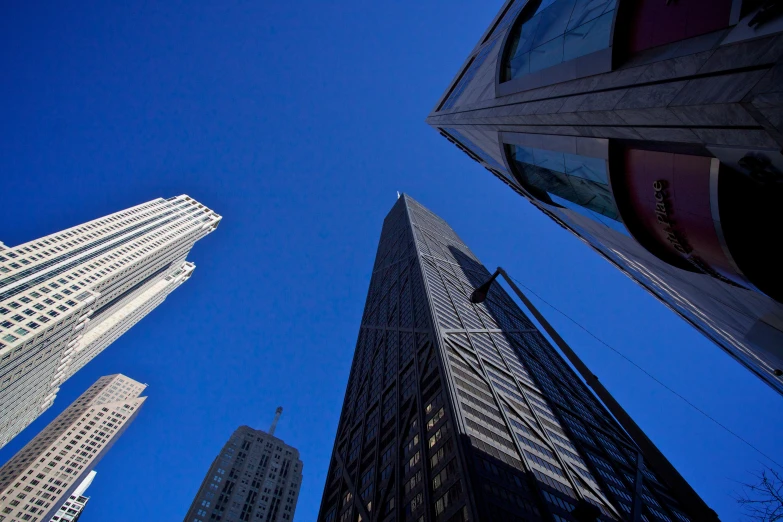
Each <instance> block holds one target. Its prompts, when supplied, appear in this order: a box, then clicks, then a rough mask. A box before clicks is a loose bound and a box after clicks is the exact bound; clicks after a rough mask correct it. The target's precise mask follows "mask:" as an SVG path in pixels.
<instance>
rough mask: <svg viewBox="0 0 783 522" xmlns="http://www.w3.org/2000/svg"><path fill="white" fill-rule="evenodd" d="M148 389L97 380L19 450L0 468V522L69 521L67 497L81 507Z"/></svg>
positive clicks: (120, 378) (113, 378)
mask: <svg viewBox="0 0 783 522" xmlns="http://www.w3.org/2000/svg"><path fill="white" fill-rule="evenodd" d="M146 387H147V385H146V384H141V383H140V382H136V381H134V380H133V379H129V378H128V377H126V376H124V375H120V374H117V375H107V376H106V377H101V378H100V379H98V381H97V382H96V383H95V384H93V385H92V386H90V387H89V388H88V389H87V391H85V392H84V393H82V394H81V395H80V396H79V398H78V399H76V400H75V401H74V402H73V404H71V405H70V406H68V408H66V409H65V411H64V412H62V413H61V414H60V415H59V416H58V417H57V418H56V419H54V420H53V421H52V422H51V423H50V424H49V425H48V426H47V427H46V428H44V429H43V431H41V433H39V434H38V435H37V436H36V437H35V438H34V439H33V440H31V441H30V442H29V443H28V444H27V445H26V446H25V447H24V448H22V449H21V450H19V452H18V453H17V454H16V455H14V456H13V458H12V459H11V460H9V461H8V462H7V463H6V464H5V465H4V466H3V467H2V468H0V521H2V522H48V521H49V520H51V519H52V518H53V517H58V518H57V520H58V521H59V520H73V518H72V517H71V518H67V517H68V515H69V513H68V509H66V510H64V512H61V511H60V507H61V506H62V505H63V504H64V503H65V502H71V498H70V497H71V495H73V496H75V497H77V498H76V503H79V496H80V495H81V493H83V492H84V489H86V485H89V482H87V484H86V485H85V482H84V481H85V479H89V477H90V472H91V471H92V470H93V468H94V467H95V465H96V464H97V463H98V461H99V460H101V458H103V456H104V455H105V454H106V452H108V451H109V449H110V448H111V447H112V445H113V444H114V443H115V442H116V441H117V439H118V438H119V437H120V436H121V435H122V434H123V433H124V432H125V430H126V429H127V427H128V425H130V423H131V422H133V420H134V419H135V418H136V415H138V413H139V408H141V406H142V404H144V401H145V400H146V399H147V398H146V397H140V395H141V393H142V392H143V391H144V389H145V388H146ZM80 503H81V504H82V506H81V507H78V506H76V505H72V509H71V511H77V510H79V511H80V510H81V508H83V507H84V506H83V504H84V503H85V502H80ZM76 514H78V513H76Z"/></svg>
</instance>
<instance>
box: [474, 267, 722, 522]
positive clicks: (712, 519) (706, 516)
mask: <svg viewBox="0 0 783 522" xmlns="http://www.w3.org/2000/svg"><path fill="white" fill-rule="evenodd" d="M499 275H502V276H503V278H504V279H505V280H506V282H507V283H508V285H509V286H510V287H511V289H512V290H514V293H515V294H516V295H517V297H519V299H520V300H521V301H522V302H523V303H524V305H525V306H526V307H527V308H528V310H530V312H531V313H532V314H533V317H535V318H536V320H537V321H538V322H539V323H540V324H541V326H543V328H544V330H546V333H548V334H549V336H550V337H551V338H552V340H554V341H555V344H557V346H558V347H559V348H560V350H561V351H562V352H563V354H564V355H565V356H566V358H567V359H568V360H569V362H570V363H571V364H572V365H573V366H574V368H576V371H577V372H579V375H581V376H582V378H583V379H584V380H585V382H586V383H587V385H588V386H589V387H590V388H591V389H592V390H593V392H595V394H596V395H597V396H598V398H599V399H600V400H601V401H602V402H603V403H604V405H605V406H606V408H607V409H608V410H609V412H610V413H611V414H612V415H613V416H614V418H615V419H617V422H619V423H620V426H622V427H623V429H624V430H625V432H626V433H627V434H628V436H629V437H630V438H631V440H633V441H634V442H635V443H636V446H637V447H638V448H639V451H640V453H641V454H642V456H643V457H644V459H646V461H647V462H649V463H650V467H651V468H652V469H654V470H655V471H656V472H657V473H658V474H659V475H660V476H661V477H662V478H663V479H664V480H665V481H666V483H667V484H669V486H670V487H671V488H672V490H673V491H674V492H675V493H676V494H677V496H678V498H679V499H681V501H682V502H683V504H684V508H685V510H686V511H687V512H688V513H689V514H690V515H691V516H692V517H693V518H694V519H695V520H698V521H699V522H718V521H719V519H718V515H717V513H715V511H713V510H712V509H710V507H709V506H708V505H707V504H706V503H705V502H704V501H703V500H702V499H701V497H700V496H699V495H698V493H696V492H695V491H694V490H693V488H692V487H691V486H690V484H688V482H687V481H686V480H685V479H684V478H682V475H680V473H679V472H678V471H677V469H675V467H674V466H672V464H671V462H669V460H668V459H667V458H666V457H665V456H664V455H663V453H661V450H659V449H658V448H657V447H656V446H655V444H653V442H652V441H651V440H650V439H649V438H648V437H647V435H645V433H644V432H643V431H642V430H641V428H639V426H638V425H637V424H636V422H634V420H633V419H632V418H631V416H630V415H628V413H627V412H626V411H625V410H624V409H623V407H622V406H620V403H618V402H617V401H616V400H615V398H614V397H613V396H612V395H611V394H610V393H609V391H608V390H607V389H606V388H604V386H603V384H601V383H600V382H599V381H598V377H596V376H595V375H593V373H592V372H591V371H590V370H589V368H588V367H587V365H585V363H584V362H582V360H581V359H580V358H579V357H578V356H577V355H576V353H575V352H574V351H573V350H572V349H571V347H570V346H568V344H567V343H566V342H565V340H563V338H562V337H560V335H559V334H558V333H557V332H556V331H555V329H554V328H552V325H550V324H549V322H548V321H547V320H546V319H545V318H544V316H543V315H541V313H540V312H539V311H538V309H537V308H536V307H535V306H533V303H532V302H531V301H530V299H528V298H527V296H525V294H523V293H522V291H521V290H520V289H519V288H518V287H517V285H516V284H514V281H513V280H512V279H511V278H510V277H509V275H508V274H507V273H506V271H505V270H503V269H502V268H501V267H498V269H497V270H495V273H494V274H492V277H490V278H489V279H488V280H487V281H486V282H485V283H484V284H482V285H481V286H479V287H478V288H476V289H475V290H474V291H473V293H472V294H471V296H470V301H471V302H472V303H473V304H479V303H482V302H484V300H485V299H486V298H487V294H489V290H490V287H491V286H492V283H493V282H494V281H495V279H497V277H498V276H499ZM634 511H635V512H637V510H634ZM640 515H641V513H638V512H637V513H636V517H637V520H638V519H639V518H640ZM584 520H585V521H587V520H590V519H589V517H588V518H585V519H584ZM592 520H595V519H592Z"/></svg>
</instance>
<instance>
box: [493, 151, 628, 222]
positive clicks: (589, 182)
mask: <svg viewBox="0 0 783 522" xmlns="http://www.w3.org/2000/svg"><path fill="white" fill-rule="evenodd" d="M509 151H510V155H511V160H512V161H513V163H514V165H515V166H516V168H517V172H518V174H519V175H520V177H521V178H522V183H523V185H524V186H525V188H528V189H529V190H531V192H533V193H534V194H535V195H537V196H538V197H541V195H542V193H546V194H548V195H549V196H550V198H551V199H553V200H554V199H555V198H553V197H552V196H555V197H557V198H562V199H564V200H567V201H569V202H571V203H573V204H576V205H578V206H580V207H584V208H585V209H588V210H590V211H591V212H595V213H597V214H600V215H602V216H606V217H608V218H610V219H613V220H615V221H621V219H620V215H619V213H618V212H617V207H615V204H614V198H613V197H612V193H611V191H610V189H609V182H608V175H607V168H606V160H604V159H601V158H590V157H587V156H579V155H576V154H569V153H566V152H558V151H552V150H542V149H534V148H531V147H523V146H521V145H509ZM601 221H602V222H603V220H601Z"/></svg>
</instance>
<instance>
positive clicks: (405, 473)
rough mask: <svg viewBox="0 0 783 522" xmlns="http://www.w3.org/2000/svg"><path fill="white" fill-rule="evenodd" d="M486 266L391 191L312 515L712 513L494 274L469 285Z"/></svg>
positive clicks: (344, 521)
mask: <svg viewBox="0 0 783 522" xmlns="http://www.w3.org/2000/svg"><path fill="white" fill-rule="evenodd" d="M489 276H490V273H489V272H488V271H487V269H486V268H485V267H484V266H483V265H482V264H481V262H480V261H479V260H478V259H477V258H476V257H475V256H474V255H473V253H472V252H471V251H470V249H469V248H468V247H467V245H465V244H464V243H463V242H462V240H461V239H460V238H459V237H458V236H457V234H456V233H455V232H454V231H453V230H452V229H451V228H450V227H449V226H448V224H447V223H446V222H444V221H443V220H442V219H441V218H439V217H438V216H436V215H435V214H433V213H432V212H430V211H429V210H427V209H426V208H424V207H423V206H421V205H420V204H419V203H417V202H416V201H414V200H413V199H411V198H410V197H408V196H406V195H403V196H402V197H401V198H400V199H399V200H398V201H397V203H396V205H394V207H393V208H392V210H391V212H389V215H388V216H387V217H386V219H385V220H384V223H383V230H382V232H381V239H380V243H379V245H378V252H377V254H376V257H375V265H374V268H373V273H372V279H371V281H370V289H369V292H368V294H367V302H366V305H365V308H364V315H363V317H362V325H361V329H360V332H359V339H358V341H357V344H356V351H355V353H354V358H353V364H352V367H351V373H350V377H349V380H348V386H347V390H346V393H345V401H344V403H343V410H342V414H341V417H340V422H339V425H338V428H337V436H336V440H335V444H334V450H333V453H332V459H331V463H330V466H329V473H328V475H327V478H326V486H325V489H324V493H323V499H322V501H321V509H320V513H319V515H318V521H319V522H357V521H362V522H370V521H382V522H390V521H414V522H434V521H437V522H441V521H448V522H465V521H474V522H478V521H498V522H500V521H502V522H515V521H537V520H546V521H557V522H564V521H569V522H570V521H574V520H580V519H579V518H576V513H577V511H575V510H577V509H578V510H581V511H582V512H585V511H587V512H590V511H593V515H592V518H582V519H581V520H592V521H595V520H601V521H609V520H623V521H626V520H628V521H635V522H636V521H641V520H643V521H647V522H652V521H659V520H660V521H674V520H677V521H679V522H687V521H688V520H691V521H693V522H696V521H697V520H698V521H699V522H702V521H705V520H709V519H710V518H700V517H699V515H698V514H697V515H695V516H694V515H691V514H690V512H689V508H690V507H692V504H689V503H686V502H684V501H683V498H681V497H680V495H679V493H678V492H675V491H674V489H673V488H670V487H669V486H668V485H667V484H666V483H665V482H664V481H663V480H662V479H661V477H660V475H659V474H658V473H657V471H656V470H655V469H651V468H650V467H649V465H647V464H645V461H644V459H643V458H642V456H641V452H640V451H639V449H638V448H637V447H636V445H635V444H634V442H633V441H632V440H630V439H629V437H628V435H626V433H625V432H624V431H623V430H622V428H621V427H620V425H619V424H618V423H617V422H616V421H615V420H614V418H613V417H611V415H609V413H608V412H607V410H606V409H605V408H604V406H603V405H602V404H601V403H599V402H598V401H597V400H596V398H595V397H594V396H593V395H592V393H591V392H590V391H589V390H588V389H587V388H586V387H585V386H584V385H583V384H582V382H581V381H580V380H579V378H578V377H577V375H576V374H575V372H574V371H573V370H571V368H570V366H568V364H567V363H566V362H565V361H564V360H563V359H562V358H561V356H560V355H559V353H558V352H556V351H555V350H554V349H553V348H552V346H551V345H550V344H549V343H548V341H547V340H546V338H545V337H544V336H543V335H541V333H540V332H539V331H538V330H537V329H536V327H535V326H534V324H533V323H532V322H531V321H530V320H529V319H528V317H527V316H526V315H525V314H524V313H523V312H522V310H520V309H519V307H518V306H517V305H516V304H515V303H514V301H512V299H511V298H510V297H509V296H508V295H507V294H506V293H505V292H504V291H503V290H502V288H501V287H500V286H499V285H495V287H493V289H492V291H491V292H490V293H489V298H488V299H487V300H486V301H484V303H482V304H473V303H472V302H471V301H470V295H471V293H472V292H473V290H474V289H475V288H476V287H478V286H480V285H481V284H482V283H484V282H485V281H486V280H487V279H488V278H489ZM699 513H704V512H703V511H699ZM707 513H708V514H709V510H708V511H707ZM188 522H191V521H188Z"/></svg>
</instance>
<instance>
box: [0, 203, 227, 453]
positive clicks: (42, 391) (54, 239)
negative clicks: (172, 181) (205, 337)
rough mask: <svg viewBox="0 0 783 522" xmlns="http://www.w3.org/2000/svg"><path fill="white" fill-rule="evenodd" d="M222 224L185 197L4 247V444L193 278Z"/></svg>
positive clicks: (0, 330) (0, 411)
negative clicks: (198, 246)
mask: <svg viewBox="0 0 783 522" xmlns="http://www.w3.org/2000/svg"><path fill="white" fill-rule="evenodd" d="M220 220H221V217H220V216H219V215H217V214H215V213H214V212H213V211H212V210H210V209H208V208H206V207H205V206H204V205H202V204H200V203H198V202H197V201H195V200H193V199H191V198H190V197H188V196H184V195H183V196H177V197H172V198H169V199H156V200H153V201H150V202H148V203H144V204H142V205H138V206H135V207H132V208H129V209H127V210H123V211H121V212H117V213H115V214H111V215H109V216H106V217H103V218H100V219H96V220H94V221H90V222H88V223H85V224H83V225H79V226H76V227H73V228H69V229H66V230H63V231H62V232H58V233H56V234H52V235H49V236H46V237H43V238H41V239H37V240H35V241H31V242H29V243H24V244H22V245H19V246H16V247H7V248H5V249H4V250H1V251H0V447H2V446H4V445H5V444H6V443H8V441H9V440H11V439H12V438H13V437H14V436H16V435H17V434H18V433H19V432H20V431H22V430H23V429H24V428H25V427H26V426H28V425H29V424H30V423H31V422H32V421H33V420H35V419H36V418H37V417H38V416H39V415H40V414H41V413H42V412H43V411H45V410H46V409H47V408H49V407H50V406H51V405H52V403H53V401H54V399H55V396H56V395H57V392H58V390H59V386H60V385H61V384H62V383H63V382H65V381H66V380H67V379H68V378H69V377H71V376H72V375H73V374H74V373H75V372H76V371H78V370H79V369H81V368H82V367H83V366H84V365H85V364H87V363H88V362H89V361H91V360H92V359H93V358H94V357H95V356H97V355H98V354H99V353H101V352H102V351H103V350H104V349H105V348H106V347H107V346H108V345H110V344H111V343H112V342H114V340H116V339H117V338H118V337H119V336H121V335H122V334H123V333H125V332H126V331H127V330H128V329H129V328H130V327H132V326H133V325H134V324H136V323H137V322H138V321H139V320H141V319H142V318H143V317H144V316H146V315H147V314H148V313H149V312H150V311H151V310H152V309H154V308H155V307H157V306H158V305H159V304H160V303H162V302H163V300H164V299H165V298H166V296H167V295H168V294H170V293H171V292H172V291H174V290H175V289H176V288H178V287H179V286H180V285H181V284H182V283H184V282H185V281H187V280H188V279H189V278H190V276H191V274H192V273H193V270H194V268H195V266H194V265H193V263H190V262H188V261H187V260H186V257H187V255H188V252H189V251H190V249H191V248H192V247H193V244H194V243H195V242H196V241H198V240H199V239H201V238H203V237H204V236H206V235H207V234H209V233H210V232H212V231H213V230H214V229H215V228H216V227H217V226H218V224H219V223H220Z"/></svg>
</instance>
